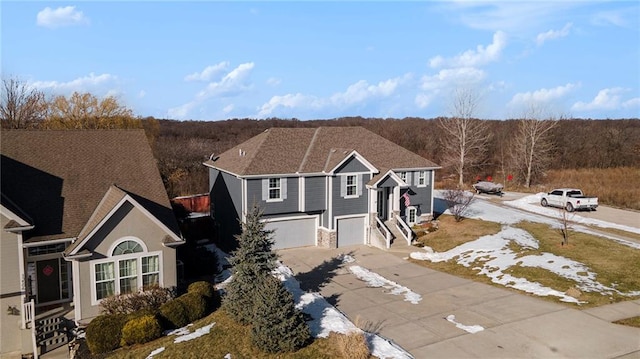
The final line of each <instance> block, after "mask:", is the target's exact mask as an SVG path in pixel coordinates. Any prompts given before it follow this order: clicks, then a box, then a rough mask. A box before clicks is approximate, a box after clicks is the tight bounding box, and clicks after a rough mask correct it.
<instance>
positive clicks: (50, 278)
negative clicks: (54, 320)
mask: <svg viewBox="0 0 640 359" xmlns="http://www.w3.org/2000/svg"><path fill="white" fill-rule="evenodd" d="M36 270H37V272H36V273H37V274H36V276H37V280H36V281H37V283H38V303H46V302H53V301H56V300H60V263H59V261H58V259H57V258H56V259H48V260H44V261H38V262H36Z"/></svg>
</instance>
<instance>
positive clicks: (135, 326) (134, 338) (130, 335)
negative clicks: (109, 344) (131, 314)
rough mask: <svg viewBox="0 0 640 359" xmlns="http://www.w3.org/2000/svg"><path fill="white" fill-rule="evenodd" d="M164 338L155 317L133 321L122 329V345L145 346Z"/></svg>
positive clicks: (144, 317)
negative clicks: (144, 344)
mask: <svg viewBox="0 0 640 359" xmlns="http://www.w3.org/2000/svg"><path fill="white" fill-rule="evenodd" d="M161 336H162V327H161V326H160V322H159V321H158V318H156V316H155V315H148V314H147V315H143V316H141V317H139V318H134V319H131V320H129V321H128V322H127V324H125V325H124V327H123V328H122V339H121V341H120V344H121V345H131V344H143V343H147V342H150V341H152V340H155V339H158V338H160V337H161Z"/></svg>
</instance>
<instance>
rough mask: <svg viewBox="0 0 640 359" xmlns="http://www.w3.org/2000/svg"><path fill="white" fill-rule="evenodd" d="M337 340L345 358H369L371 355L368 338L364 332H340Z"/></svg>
mask: <svg viewBox="0 0 640 359" xmlns="http://www.w3.org/2000/svg"><path fill="white" fill-rule="evenodd" d="M336 342H337V344H338V349H339V350H340V353H342V357H343V358H350V359H368V358H369V357H370V356H371V352H370V351H369V347H368V346H367V340H366V339H365V337H364V333H362V332H357V333H349V334H338V336H337V337H336Z"/></svg>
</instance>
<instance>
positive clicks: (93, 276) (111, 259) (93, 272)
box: [89, 246, 164, 305]
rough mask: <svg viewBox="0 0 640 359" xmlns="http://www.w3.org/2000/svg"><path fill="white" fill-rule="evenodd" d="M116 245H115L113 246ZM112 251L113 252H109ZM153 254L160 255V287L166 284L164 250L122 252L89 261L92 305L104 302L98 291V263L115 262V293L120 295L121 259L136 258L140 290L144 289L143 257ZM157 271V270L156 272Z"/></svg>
mask: <svg viewBox="0 0 640 359" xmlns="http://www.w3.org/2000/svg"><path fill="white" fill-rule="evenodd" d="M113 247H115V246H113ZM109 253H111V252H109ZM153 256H158V269H159V273H158V285H159V286H160V287H163V286H164V278H163V271H162V268H163V258H162V251H156V252H147V251H146V250H145V251H144V252H138V253H131V254H121V255H117V256H111V257H108V258H104V259H98V260H94V261H90V262H89V272H90V273H89V274H90V276H91V305H100V302H102V299H97V298H98V293H97V291H96V284H97V283H96V265H97V264H102V263H107V262H113V272H114V278H113V280H114V282H115V291H114V292H115V294H116V295H118V294H120V261H121V260H125V259H134V258H135V259H136V266H137V271H136V273H137V276H138V290H141V289H142V282H143V280H142V277H143V273H142V258H143V257H153ZM154 273H155V272H154Z"/></svg>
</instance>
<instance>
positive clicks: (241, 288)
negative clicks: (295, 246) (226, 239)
mask: <svg viewBox="0 0 640 359" xmlns="http://www.w3.org/2000/svg"><path fill="white" fill-rule="evenodd" d="M261 216H262V211H261V210H260V209H259V208H258V207H257V206H254V207H253V209H252V210H251V211H249V213H247V219H246V221H245V222H244V223H243V224H242V233H241V235H240V236H239V237H238V242H239V247H238V249H237V250H236V251H235V252H234V253H233V256H232V257H231V258H230V260H229V261H230V263H231V264H232V265H233V267H234V273H233V279H232V280H231V282H230V283H229V284H228V285H227V288H226V295H225V297H224V302H223V307H224V309H225V310H226V311H227V313H229V314H230V315H231V317H232V318H233V319H234V320H236V321H237V322H239V323H242V324H250V323H252V322H253V321H254V318H253V315H254V310H253V305H254V298H255V297H256V295H257V294H258V292H259V291H260V288H261V287H262V283H261V282H262V281H263V280H264V278H266V277H268V276H270V273H271V271H272V270H273V268H274V267H275V261H276V260H277V258H278V257H277V255H276V254H275V253H274V252H273V251H272V250H271V247H273V243H274V242H273V238H272V237H271V234H272V231H267V230H265V229H264V226H265V224H264V223H263V222H261V221H260V217H261Z"/></svg>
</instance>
